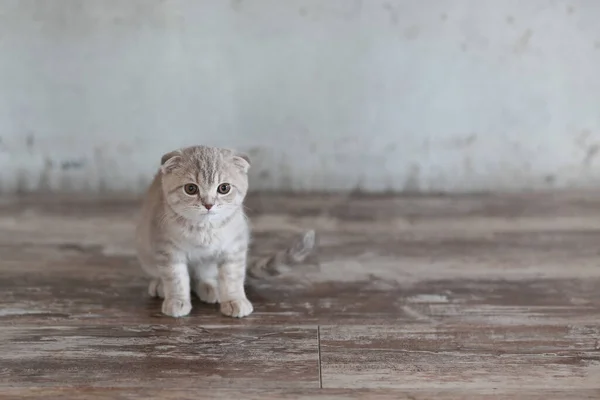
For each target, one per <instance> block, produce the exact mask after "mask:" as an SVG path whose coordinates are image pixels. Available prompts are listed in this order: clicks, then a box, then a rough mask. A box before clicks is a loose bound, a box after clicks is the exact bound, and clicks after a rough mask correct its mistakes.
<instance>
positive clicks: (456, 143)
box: [451, 133, 477, 148]
mask: <svg viewBox="0 0 600 400" xmlns="http://www.w3.org/2000/svg"><path fill="white" fill-rule="evenodd" d="M476 141H477V134H475V133H471V134H470V135H467V136H461V137H457V138H454V139H452V141H451V143H452V146H453V147H458V148H468V147H471V146H472V145H473V143H475V142H476Z"/></svg>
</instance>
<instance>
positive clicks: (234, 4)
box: [230, 0, 243, 11]
mask: <svg viewBox="0 0 600 400" xmlns="http://www.w3.org/2000/svg"><path fill="white" fill-rule="evenodd" d="M242 2H243V0H230V4H231V8H232V9H233V10H234V11H240V10H241V9H242Z"/></svg>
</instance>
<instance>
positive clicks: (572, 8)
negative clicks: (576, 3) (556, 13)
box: [567, 6, 575, 15]
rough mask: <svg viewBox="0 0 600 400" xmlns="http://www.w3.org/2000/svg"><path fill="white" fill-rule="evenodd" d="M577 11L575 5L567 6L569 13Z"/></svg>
mask: <svg viewBox="0 0 600 400" xmlns="http://www.w3.org/2000/svg"><path fill="white" fill-rule="evenodd" d="M574 12H575V7H573V6H567V14H569V15H572V14H573V13H574Z"/></svg>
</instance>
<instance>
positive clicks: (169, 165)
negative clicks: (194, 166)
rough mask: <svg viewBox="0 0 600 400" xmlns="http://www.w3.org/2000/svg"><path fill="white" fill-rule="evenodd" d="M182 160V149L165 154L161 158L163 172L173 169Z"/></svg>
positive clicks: (166, 172)
mask: <svg viewBox="0 0 600 400" xmlns="http://www.w3.org/2000/svg"><path fill="white" fill-rule="evenodd" d="M180 161H181V151H180V150H174V151H172V152H170V153H167V154H165V155H164V156H162V157H161V159H160V169H161V171H162V173H163V174H168V173H169V172H171V171H173V169H174V168H176V167H177V166H178V165H179V162H180Z"/></svg>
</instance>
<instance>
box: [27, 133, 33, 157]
mask: <svg viewBox="0 0 600 400" xmlns="http://www.w3.org/2000/svg"><path fill="white" fill-rule="evenodd" d="M25 145H26V146H27V151H29V152H30V153H31V152H33V148H34V147H35V136H33V133H30V134H28V135H27V137H26V138H25Z"/></svg>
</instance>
